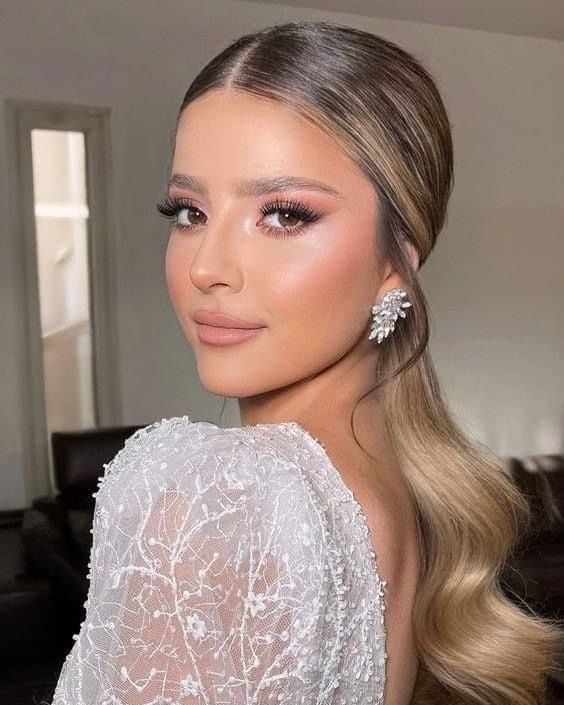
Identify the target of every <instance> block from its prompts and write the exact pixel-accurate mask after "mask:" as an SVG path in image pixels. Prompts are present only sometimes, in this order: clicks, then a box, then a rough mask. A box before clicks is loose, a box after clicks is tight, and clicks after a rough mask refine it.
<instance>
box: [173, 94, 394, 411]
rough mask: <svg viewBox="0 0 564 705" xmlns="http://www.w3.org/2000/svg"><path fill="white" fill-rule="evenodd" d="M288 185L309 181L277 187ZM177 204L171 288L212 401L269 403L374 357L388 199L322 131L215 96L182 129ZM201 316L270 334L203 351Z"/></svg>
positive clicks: (246, 100) (240, 99)
mask: <svg viewBox="0 0 564 705" xmlns="http://www.w3.org/2000/svg"><path fill="white" fill-rule="evenodd" d="M187 177H190V179H188V178H187ZM287 177H291V178H292V179H296V180H299V181H301V182H302V183H297V185H288V184H285V185H284V184H281V183H280V182H279V183H278V184H273V185H271V187H270V188H269V187H268V186H269V182H270V181H271V180H273V181H274V180H281V179H284V178H287ZM196 180H197V182H198V185H199V187H197V186H196V184H195V181H196ZM306 180H307V181H312V182H318V183H319V184H321V185H322V186H321V187H319V188H316V187H315V186H314V185H308V184H306V183H305V181H306ZM251 181H252V182H254V183H255V188H254V189H251V188H250V185H249V182H251ZM245 187H246V188H245ZM168 196H169V198H170V199H171V200H172V201H176V200H180V203H179V204H178V205H177V208H178V210H176V212H175V214H174V217H173V229H172V232H171V235H170V240H169V244H168V248H167V253H166V277H167V283H168V287H169V292H170V297H171V300H172V304H173V306H174V309H175V312H176V315H177V316H178V319H179V321H180V324H181V325H182V328H183V330H184V334H185V335H186V338H187V339H188V342H189V343H190V345H191V347H192V348H193V351H194V354H195V358H196V363H197V367H198V373H199V376H200V380H201V382H202V384H203V386H204V387H205V388H206V389H207V390H208V391H210V392H212V393H214V394H218V395H222V396H229V397H239V398H242V397H249V396H253V395H257V394H261V393H263V392H267V391H272V390H276V389H279V388H281V387H284V386H286V385H290V384H292V383H294V382H296V381H299V380H302V379H304V378H307V377H309V376H312V375H316V374H318V373H319V372H320V371H322V370H323V369H324V368H326V367H328V366H330V365H332V364H333V363H335V362H336V361H337V360H340V359H341V358H342V357H343V356H345V355H347V354H349V353H351V351H352V350H353V349H356V352H357V353H358V348H359V346H362V349H365V350H366V353H369V352H370V350H371V349H372V350H373V349H374V342H373V341H367V333H368V331H369V323H370V316H371V307H372V305H373V304H374V303H375V302H376V300H377V299H378V296H379V290H380V287H381V284H382V281H383V280H382V278H381V276H382V275H381V274H380V273H379V266H378V264H379V263H378V258H377V253H376V232H375V223H376V218H377V207H378V206H377V199H376V196H375V193H374V190H373V188H372V186H371V184H370V182H369V181H368V180H367V179H366V177H365V176H364V175H363V174H362V173H361V172H360V171H359V170H358V169H357V168H356V167H355V166H354V165H353V163H352V162H351V161H350V160H349V159H348V157H347V156H346V155H345V154H344V152H343V151H342V150H341V149H339V147H338V146H337V145H336V143H334V142H333V141H332V140H331V139H330V138H329V137H328V136H327V135H326V134H325V133H323V132H322V131H321V130H319V129H318V128H316V127H315V126H312V125H311V124H309V123H306V122H305V121H304V120H302V119H301V118H300V117H299V116H298V115H297V114H296V113H294V112H293V111H292V110H291V109H289V108H285V107H283V106H281V105H279V104H275V103H273V102H270V101H267V100H264V99H261V98H257V97H254V96H251V95H248V94H244V93H234V92H229V91H226V90H221V91H210V92H208V93H206V94H204V95H202V96H201V97H200V98H198V99H197V100H195V101H194V102H193V103H191V104H190V105H189V106H188V107H187V108H186V109H185V110H184V112H183V114H182V116H181V118H180V121H179V125H178V130H177V136H176V145H175V151H174V161H173V167H172V178H171V185H170V188H169V193H168ZM296 208H297V211H296ZM308 221H310V222H308ZM183 225H184V226H188V229H183V228H182V226H183ZM387 288H389V287H385V289H387ZM200 309H207V310H212V311H220V312H222V313H226V314H228V315H232V316H236V317H239V318H242V319H244V320H246V321H249V322H251V323H253V324H255V325H257V326H262V328H261V329H260V330H258V331H256V332H255V334H253V335H252V336H251V337H249V338H247V339H244V340H240V341H238V342H233V343H231V344H227V345H217V344H212V343H209V342H205V341H204V340H201V339H200V337H199V334H198V324H197V323H196V320H195V315H196V313H197V311H198V310H200Z"/></svg>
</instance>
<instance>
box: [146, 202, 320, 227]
mask: <svg viewBox="0 0 564 705" xmlns="http://www.w3.org/2000/svg"><path fill="white" fill-rule="evenodd" d="M157 210H158V211H159V213H161V215H163V216H164V217H165V218H167V219H168V220H171V221H172V224H173V226H174V227H175V228H177V229H178V230H192V229H194V228H197V227H199V226H200V225H204V222H202V221H203V218H205V214H204V213H203V211H201V210H200V209H199V208H198V206H196V205H195V204H194V202H193V201H191V200H190V199H189V198H169V197H168V196H166V197H165V198H163V199H162V201H160V202H159V203H157ZM184 211H185V212H186V214H187V216H186V217H187V218H188V222H185V223H182V222H180V219H179V216H180V214H181V213H182V212H184ZM260 212H261V213H262V215H263V216H265V217H269V216H271V215H274V214H277V215H276V218H277V219H278V222H279V223H281V224H282V225H280V226H274V227H273V226H272V225H268V226H267V227H266V228H265V229H266V231H267V232H268V233H269V235H272V236H273V237H290V236H291V235H296V234H298V233H300V232H302V231H303V230H304V229H305V228H306V227H307V225H308V224H309V223H313V222H315V221H316V220H318V219H319V218H320V217H321V214H320V213H316V212H315V211H313V210H311V208H309V207H308V206H306V205H304V204H303V203H300V202H299V201H295V200H288V201H280V200H275V201H272V202H271V203H267V204H266V205H264V206H262V208H260ZM193 218H194V219H195V220H196V222H193V220H192V219H193ZM295 221H298V223H299V222H301V223H302V224H301V225H298V224H296V223H295Z"/></svg>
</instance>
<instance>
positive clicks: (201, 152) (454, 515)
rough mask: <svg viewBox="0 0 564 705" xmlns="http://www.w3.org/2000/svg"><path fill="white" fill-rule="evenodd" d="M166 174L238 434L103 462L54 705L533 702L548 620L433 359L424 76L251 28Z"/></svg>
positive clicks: (182, 292) (179, 251) (432, 231)
mask: <svg viewBox="0 0 564 705" xmlns="http://www.w3.org/2000/svg"><path fill="white" fill-rule="evenodd" d="M173 156H174V159H173V165H172V170H171V178H170V183H169V188H168V193H167V194H166V197H165V198H164V199H163V200H162V202H161V203H160V204H159V211H160V212H161V213H162V214H163V215H165V216H166V217H167V218H170V219H171V220H172V230H171V234H170V240H169V245H168V250H167V255H166V275H167V282H168V286H169V290H170V295H171V300H172V303H173V305H174V308H175V311H176V314H177V316H178V319H179V321H180V324H181V325H182V328H183V331H184V333H185V335H186V338H187V340H188V341H189V343H190V345H191V347H192V348H193V350H194V354H195V358H196V363H197V367H198V374H199V377H200V379H201V382H202V384H203V386H204V387H205V388H206V389H207V390H208V391H211V392H213V393H215V394H219V395H224V396H226V397H235V398H237V399H238V402H239V408H240V412H241V420H242V427H241V428H229V429H221V428H218V427H217V426H216V425H214V424H210V423H206V422H194V421H192V420H191V419H190V418H188V417H187V416H184V417H174V418H171V419H163V420H161V421H159V422H156V423H155V424H152V425H151V426H149V427H147V428H145V429H142V430H141V431H138V432H137V433H136V434H134V436H133V437H132V438H130V439H129V440H128V442H127V444H126V446H125V448H124V449H123V450H122V451H121V452H120V453H119V454H118V455H117V456H116V458H114V460H113V461H112V463H111V464H110V466H109V467H108V468H107V469H106V473H105V476H104V479H103V482H102V483H101V487H100V491H99V493H98V496H97V503H96V513H95V522H94V543H93V548H92V561H91V568H92V574H91V586H90V592H89V596H88V601H87V603H86V606H87V614H86V619H85V621H84V623H83V624H82V626H81V631H80V634H78V635H77V636H76V640H77V641H76V644H75V645H74V647H73V649H72V651H71V653H70V654H69V655H68V657H67V661H66V662H65V665H64V667H63V670H62V672H61V677H60V679H59V684H58V686H57V691H56V693H55V698H54V700H53V704H54V705H70V704H71V703H72V705H78V704H79V703H84V704H85V705H93V704H94V703H110V702H111V703H123V704H124V705H125V704H127V705H137V704H140V703H173V704H179V705H180V704H181V705H189V704H191V703H214V704H215V703H241V704H243V703H273V702H284V703H293V704H294V703H296V704H297V703H304V704H305V703H308V704H312V705H313V704H314V703H315V704H317V705H321V703H327V704H329V703H331V705H337V704H342V705H344V704H345V703H346V704H347V705H349V704H352V703H374V704H378V705H408V703H415V704H417V705H421V704H423V703H425V704H437V705H438V704H439V703H449V705H452V704H455V703H460V704H464V705H470V704H474V703H476V704H486V703H487V704H492V705H493V704H495V705H510V704H511V705H517V704H519V705H533V703H537V702H539V698H542V697H543V693H544V689H545V676H546V673H547V672H548V671H549V669H550V666H551V658H552V654H553V649H554V644H555V639H556V638H557V629H556V625H554V624H553V623H551V622H549V621H548V620H546V621H545V620H542V619H541V618H540V617H539V616H538V615H534V614H530V613H526V612H525V611H523V610H521V609H518V608H517V607H516V606H514V605H513V604H512V603H511V602H510V601H509V600H508V599H507V598H506V597H505V596H504V594H503V592H502V591H501V589H500V586H499V581H498V575H499V571H500V567H501V566H502V564H503V562H504V560H505V558H506V557H507V555H508V553H509V551H510V550H511V548H512V546H513V544H514V543H515V541H516V540H517V539H518V537H519V535H520V530H521V529H522V528H523V527H524V526H525V525H526V522H527V520H528V507H527V503H526V501H525V499H524V498H523V497H522V496H521V495H520V494H519V493H518V491H517V489H516V488H515V487H514V485H513V484H512V482H511V481H510V479H509V477H508V476H507V474H506V473H505V472H504V466H503V463H502V461H501V460H500V459H499V458H497V457H495V456H494V455H493V454H492V453H491V452H489V451H488V450H487V449H486V448H484V447H481V446H480V445H479V444H477V443H476V442H472V441H470V440H469V439H468V438H466V437H465V436H464V434H463V433H462V432H461V430H460V429H459V428H458V427H457V425H456V424H455V421H454V420H453V418H452V416H451V414H450V413H449V410H448V408H447V406H446V404H445V402H444V400H443V399H442V398H441V394H440V390H439V385H438V382H437V377H436V373H435V371H434V368H433V365H432V362H431V359H430V357H429V353H428V348H427V343H428V338H429V329H428V317H427V308H426V302H425V298H424V294H423V291H422V289H421V286H420V283H419V279H418V274H417V272H418V270H419V269H420V267H421V266H422V264H423V263H424V262H425V261H426V259H427V257H428V256H429V253H430V252H431V250H432V248H433V246H434V244H435V242H436V239H437V237H438V235H439V232H440V231H441V228H442V227H443V224H444V221H445V217H446V210H447V201H448V198H449V195H450V192H451V189H452V178H453V177H452V171H453V155H452V141H451V131H450V125H449V121H448V118H447V115H446V111H445V108H444V105H443V102H442V100H441V97H440V95H439V93H438V90H437V88H436V86H435V84H434V82H433V80H432V78H431V77H430V75H429V73H428V72H427V71H426V70H425V69H424V68H423V66H422V65H421V64H420V63H419V62H418V61H417V60H416V59H415V58H414V57H412V56H411V55H409V54H408V53H407V52H405V51H404V50H402V49H400V48H399V47H398V46H396V45H394V44H392V43H391V42H389V41H386V40H384V39H382V38H381V37H378V36H374V35H372V34H369V33H366V32H362V31H360V30H356V29H353V28H351V27H346V26H340V25H336V24H331V23H325V22H301V23H288V24H283V25H278V26H275V27H270V28H266V29H264V30H262V31H259V32H255V33H253V34H249V35H246V36H244V37H241V38H240V39H239V40H237V41H235V42H234V43H232V44H231V45H230V46H228V47H227V48H226V49H225V50H224V51H222V52H221V53H220V54H219V55H218V56H217V57H215V58H214V59H213V60H212V61H210V63H209V64H208V65H207V66H206V67H205V68H204V69H203V70H202V71H201V72H200V73H199V75H198V76H197V77H196V78H195V80H194V81H193V82H192V84H191V86H190V88H189V90H188V92H187V94H186V96H185V98H184V101H183V103H182V105H181V107H180V111H179V114H178V121H177V126H176V134H175V148H174V155H173Z"/></svg>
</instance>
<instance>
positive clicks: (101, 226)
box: [5, 98, 122, 506]
mask: <svg viewBox="0 0 564 705" xmlns="http://www.w3.org/2000/svg"><path fill="white" fill-rule="evenodd" d="M5 107H6V120H7V132H8V135H7V137H8V141H7V145H8V164H7V166H8V174H9V177H10V178H9V180H8V186H9V189H10V194H9V195H10V204H11V213H10V220H9V224H10V227H9V231H8V236H10V235H11V236H12V237H13V238H14V243H13V244H14V252H15V253H16V266H17V267H18V269H19V272H18V274H19V275H20V276H15V277H14V282H15V286H16V288H17V290H16V292H15V294H16V296H15V297H14V298H15V305H16V307H17V310H16V316H17V320H18V321H19V322H20V325H19V328H18V331H17V335H16V340H15V341H14V344H15V346H16V352H17V354H18V359H19V361H20V364H19V372H20V378H19V380H18V381H19V390H20V396H21V407H20V408H21V409H22V415H21V437H22V452H23V468H24V488H25V495H26V504H27V505H28V506H29V505H30V504H31V502H32V501H33V499H35V498H36V497H38V496H41V495H43V494H46V493H53V492H56V487H55V482H54V478H53V477H52V476H51V473H50V470H49V468H50V462H49V453H50V448H49V441H48V439H47V430H46V429H47V425H46V416H45V395H44V389H45V387H44V374H43V349H42V344H41V315H40V301H39V286H38V275H37V272H38V269H37V250H36V229H35V213H34V194H33V165H32V151H31V130H32V129H36V128H37V129H45V130H65V131H77V132H83V133H84V141H85V168H86V192H87V201H88V206H89V218H88V221H87V228H88V229H87V233H88V266H89V283H90V292H89V293H90V297H89V298H90V322H91V330H92V375H93V397H94V418H95V423H96V425H97V426H112V425H119V424H120V423H121V419H122V400H121V395H120V392H119V390H120V389H121V387H120V379H119V365H118V359H119V358H118V335H117V333H118V331H117V314H116V309H117V306H116V301H117V246H116V242H115V235H114V233H115V230H114V227H113V225H114V223H113V217H112V193H113V189H112V169H111V139H110V137H111V135H110V117H111V115H110V108H104V107H95V106H85V105H75V104H72V103H60V102H57V103H50V102H43V101H32V100H23V99H10V98H8V99H5Z"/></svg>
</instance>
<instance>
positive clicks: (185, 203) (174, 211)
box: [157, 196, 204, 230]
mask: <svg viewBox="0 0 564 705" xmlns="http://www.w3.org/2000/svg"><path fill="white" fill-rule="evenodd" d="M157 210H158V211H159V213H160V214H161V215H164V217H165V218H167V219H168V220H172V223H173V225H174V227H175V228H178V230H191V229H192V228H195V227H198V225H202V224H203V223H199V222H196V223H193V222H191V221H190V220H188V223H181V222H179V219H178V216H179V214H180V213H181V212H182V211H186V212H187V214H188V218H189V219H190V218H192V217H195V218H196V220H198V219H199V218H201V217H202V216H203V215H204V213H203V211H201V210H200V209H199V208H198V207H197V206H195V205H194V203H193V201H191V200H190V199H188V198H168V196H166V197H165V198H163V199H162V201H160V202H159V203H157Z"/></svg>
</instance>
